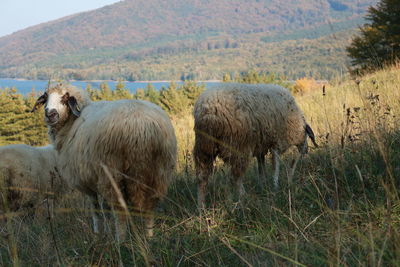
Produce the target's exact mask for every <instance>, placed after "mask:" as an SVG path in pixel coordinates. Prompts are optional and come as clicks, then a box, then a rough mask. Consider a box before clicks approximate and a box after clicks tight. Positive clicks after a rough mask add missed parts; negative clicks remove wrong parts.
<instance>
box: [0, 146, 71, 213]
mask: <svg viewBox="0 0 400 267" xmlns="http://www.w3.org/2000/svg"><path fill="white" fill-rule="evenodd" d="M56 156H57V155H56V151H55V150H54V148H53V146H52V145H49V146H45V147H31V146H28V145H8V146H2V147H0V178H1V181H0V186H1V189H0V192H1V194H5V196H4V197H5V199H4V198H3V196H2V197H1V198H0V203H1V206H0V209H1V210H2V211H3V212H5V211H6V210H10V211H14V212H15V211H18V210H20V209H23V208H26V209H28V211H30V212H32V211H35V210H36V208H37V207H38V206H40V205H41V204H42V203H44V202H45V201H46V200H47V199H48V198H50V199H54V198H56V197H58V196H60V195H61V194H62V193H63V192H64V191H65V188H64V186H65V184H64V181H63V179H62V178H61V176H60V175H59V173H58V170H57V162H56ZM4 200H5V201H4Z"/></svg>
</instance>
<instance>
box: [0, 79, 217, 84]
mask: <svg viewBox="0 0 400 267" xmlns="http://www.w3.org/2000/svg"><path fill="white" fill-rule="evenodd" d="M0 80H15V81H41V82H47V81H48V80H38V79H37V80H30V79H24V78H0ZM188 81H193V82H198V83H219V82H222V81H221V80H205V81H196V80H186V81H181V80H160V81H158V80H157V81H125V80H124V81H121V82H127V83H170V82H178V83H180V82H188ZM67 82H96V83H102V82H119V81H115V80H68V81H67Z"/></svg>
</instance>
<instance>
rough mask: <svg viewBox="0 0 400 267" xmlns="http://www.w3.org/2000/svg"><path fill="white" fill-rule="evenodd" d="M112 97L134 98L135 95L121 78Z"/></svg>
mask: <svg viewBox="0 0 400 267" xmlns="http://www.w3.org/2000/svg"><path fill="white" fill-rule="evenodd" d="M112 98H113V100H116V99H132V98H133V96H132V95H131V94H130V93H129V91H128V90H127V89H126V88H125V84H124V83H123V82H122V81H121V80H119V81H118V83H117V85H116V86H115V90H114V91H113V92H112Z"/></svg>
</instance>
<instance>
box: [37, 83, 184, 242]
mask: <svg viewBox="0 0 400 267" xmlns="http://www.w3.org/2000/svg"><path fill="white" fill-rule="evenodd" d="M43 104H45V121H46V124H47V125H48V129H49V136H50V139H51V141H52V143H53V144H54V146H55V148H56V150H57V151H58V152H59V165H60V171H61V173H63V174H64V173H65V175H66V177H69V179H68V180H67V182H68V183H69V184H70V185H71V186H72V187H75V188H77V189H79V190H80V191H81V192H83V193H85V194H87V195H89V196H90V197H91V198H92V200H93V204H94V207H95V208H96V210H101V208H102V207H101V203H102V200H103V199H104V200H105V201H106V203H105V204H107V205H108V206H109V207H111V209H112V210H115V211H116V214H117V218H116V222H117V225H116V229H115V230H116V237H117V238H123V237H124V235H125V230H126V220H127V217H126V208H127V207H126V203H127V204H130V206H131V207H132V210H134V211H138V212H142V213H146V217H145V222H146V228H147V235H148V236H152V233H153V232H152V231H153V230H152V229H153V224H154V218H153V215H152V214H150V213H151V212H152V210H153V209H154V208H155V205H156V204H157V202H158V201H159V199H161V198H162V197H163V196H164V195H165V194H166V191H167V187H168V185H169V183H170V181H171V180H172V178H173V172H174V168H175V164H176V150H177V147H176V146H177V145H176V137H175V132H174V129H173V127H172V124H171V121H170V119H169V117H168V115H167V114H166V113H165V112H164V111H163V110H162V109H161V108H160V107H158V106H157V105H155V104H152V103H149V102H146V101H139V100H118V101H99V102H91V101H90V100H89V98H88V96H87V95H86V94H85V92H84V91H82V90H80V89H78V88H75V87H72V86H65V85H57V86H55V87H52V88H49V89H47V90H46V92H45V93H44V94H43V95H42V96H41V97H39V99H38V100H37V103H36V104H35V107H34V109H33V110H35V109H36V107H37V106H40V105H43ZM125 201H126V203H125ZM98 216H100V214H99V213H95V214H93V222H94V230H95V231H96V232H97V231H98V229H97V220H98V219H99V217H98Z"/></svg>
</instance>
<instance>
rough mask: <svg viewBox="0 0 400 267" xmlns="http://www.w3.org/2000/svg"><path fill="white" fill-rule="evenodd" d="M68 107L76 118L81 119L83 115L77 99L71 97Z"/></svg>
mask: <svg viewBox="0 0 400 267" xmlns="http://www.w3.org/2000/svg"><path fill="white" fill-rule="evenodd" d="M68 106H69V108H70V109H71V111H72V114H74V115H75V116H76V117H79V116H80V115H81V110H80V108H79V106H78V102H77V101H76V98H75V97H73V96H70V97H69V98H68Z"/></svg>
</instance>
